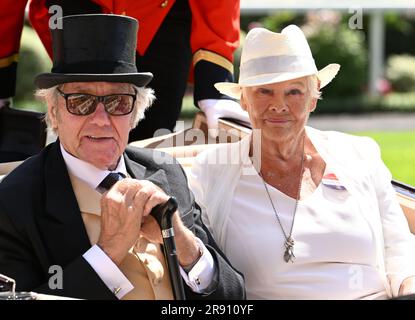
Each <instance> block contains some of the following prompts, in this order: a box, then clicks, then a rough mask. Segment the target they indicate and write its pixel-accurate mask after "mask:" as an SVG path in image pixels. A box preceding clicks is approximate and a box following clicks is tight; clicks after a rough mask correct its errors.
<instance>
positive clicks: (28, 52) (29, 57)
mask: <svg viewBox="0 0 415 320" xmlns="http://www.w3.org/2000/svg"><path fill="white" fill-rule="evenodd" d="M50 69H51V62H50V59H49V56H48V55H47V53H46V51H45V49H44V48H43V45H42V44H41V42H40V40H39V38H38V36H37V34H36V32H35V31H34V30H33V29H32V28H30V27H28V26H25V27H24V29H23V35H22V40H21V46H20V52H19V62H18V66H17V85H16V96H15V97H14V104H15V105H16V106H17V107H20V106H21V105H22V104H23V102H24V101H26V102H27V101H30V100H33V92H34V90H35V89H36V87H35V85H34V84H33V80H34V78H35V76H36V75H37V74H39V73H42V72H49V71H50Z"/></svg>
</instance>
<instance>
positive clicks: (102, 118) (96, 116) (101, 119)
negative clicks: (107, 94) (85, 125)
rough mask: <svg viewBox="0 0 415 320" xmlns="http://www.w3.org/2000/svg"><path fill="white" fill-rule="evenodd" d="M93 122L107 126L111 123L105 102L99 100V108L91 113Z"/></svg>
mask: <svg viewBox="0 0 415 320" xmlns="http://www.w3.org/2000/svg"><path fill="white" fill-rule="evenodd" d="M90 119H91V120H90V121H91V123H93V124H96V125H98V126H107V125H109V124H111V121H110V115H109V114H108V113H107V111H105V107H104V104H103V103H102V102H98V105H97V108H96V109H95V112H94V113H93V114H91V118H90Z"/></svg>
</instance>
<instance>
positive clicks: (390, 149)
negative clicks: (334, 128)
mask: <svg viewBox="0 0 415 320" xmlns="http://www.w3.org/2000/svg"><path fill="white" fill-rule="evenodd" d="M355 134H356V135H360V136H369V137H371V138H373V139H374V140H375V141H376V142H377V143H378V144H379V146H380V149H381V152H382V159H383V161H384V162H385V164H386V166H387V167H388V168H389V170H390V171H391V172H392V176H393V178H394V179H396V180H399V181H402V182H405V183H407V184H410V185H413V186H415V170H414V166H413V164H414V163H415V131H407V132H381V131H380V132H359V133H355Z"/></svg>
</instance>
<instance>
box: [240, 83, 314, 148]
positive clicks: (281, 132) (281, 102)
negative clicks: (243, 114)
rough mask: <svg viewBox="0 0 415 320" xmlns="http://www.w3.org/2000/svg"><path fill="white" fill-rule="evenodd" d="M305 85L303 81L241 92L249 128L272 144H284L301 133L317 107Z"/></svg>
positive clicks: (270, 85)
mask: <svg viewBox="0 0 415 320" xmlns="http://www.w3.org/2000/svg"><path fill="white" fill-rule="evenodd" d="M308 83H309V81H307V77H303V78H297V79H293V80H288V81H284V82H279V83H273V84H267V85H260V86H253V87H245V88H243V90H242V97H241V105H242V108H243V109H244V110H246V111H247V112H248V113H249V117H250V119H251V123H252V127H253V128H254V129H261V135H262V137H263V138H268V139H271V140H280V139H281V140H287V139H290V138H291V137H292V136H293V135H296V134H298V133H300V132H301V131H302V130H303V129H304V126H305V124H306V123H307V120H308V116H309V114H310V112H311V111H313V110H314V109H315V107H316V103H317V99H316V98H311V96H310V90H309V88H308Z"/></svg>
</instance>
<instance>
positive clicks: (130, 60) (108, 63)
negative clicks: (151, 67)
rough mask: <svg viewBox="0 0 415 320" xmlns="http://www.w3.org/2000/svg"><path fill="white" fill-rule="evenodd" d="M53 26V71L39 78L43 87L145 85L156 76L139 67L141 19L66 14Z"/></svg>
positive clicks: (37, 80) (39, 82)
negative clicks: (74, 83)
mask: <svg viewBox="0 0 415 320" xmlns="http://www.w3.org/2000/svg"><path fill="white" fill-rule="evenodd" d="M61 19H62V26H63V28H62V29H53V30H51V32H52V46H53V67H52V72H51V73H42V74H40V75H38V76H36V78H35V84H36V85H37V86H38V87H39V88H41V89H45V88H50V87H53V86H55V85H58V84H61V83H67V82H92V81H105V82H126V83H132V84H134V85H136V86H139V87H143V86H145V85H147V84H148V83H149V82H150V81H151V79H152V78H153V75H152V74H151V73H150V72H138V71H137V67H136V60H135V54H136V47H137V30H138V23H137V20H136V19H134V18H131V17H126V16H121V15H113V14H83V15H73V16H66V17H63V18H61Z"/></svg>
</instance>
